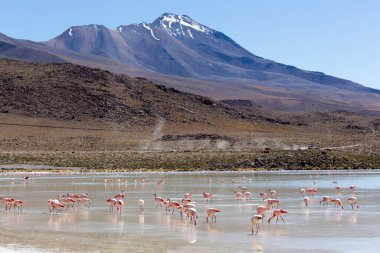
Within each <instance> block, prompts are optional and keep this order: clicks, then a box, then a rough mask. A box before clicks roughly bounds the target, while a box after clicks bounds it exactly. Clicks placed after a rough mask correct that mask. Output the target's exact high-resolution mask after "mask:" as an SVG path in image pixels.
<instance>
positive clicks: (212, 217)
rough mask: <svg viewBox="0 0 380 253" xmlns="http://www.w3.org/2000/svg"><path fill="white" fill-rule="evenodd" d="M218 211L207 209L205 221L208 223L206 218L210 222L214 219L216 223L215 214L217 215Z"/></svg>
mask: <svg viewBox="0 0 380 253" xmlns="http://www.w3.org/2000/svg"><path fill="white" fill-rule="evenodd" d="M219 212H220V210H219V209H216V208H209V209H207V217H206V221H207V223H208V218H210V217H211V222H213V220H214V219H215V222H216V216H215V214H216V213H219Z"/></svg>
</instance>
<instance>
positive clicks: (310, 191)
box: [306, 187, 318, 197]
mask: <svg viewBox="0 0 380 253" xmlns="http://www.w3.org/2000/svg"><path fill="white" fill-rule="evenodd" d="M306 192H307V194H308V195H309V196H311V197H313V196H314V195H315V194H317V192H318V190H317V188H315V187H312V188H307V189H306Z"/></svg>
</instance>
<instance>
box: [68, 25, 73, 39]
mask: <svg viewBox="0 0 380 253" xmlns="http://www.w3.org/2000/svg"><path fill="white" fill-rule="evenodd" d="M69 35H70V36H71V37H73V28H71V27H70V30H69Z"/></svg>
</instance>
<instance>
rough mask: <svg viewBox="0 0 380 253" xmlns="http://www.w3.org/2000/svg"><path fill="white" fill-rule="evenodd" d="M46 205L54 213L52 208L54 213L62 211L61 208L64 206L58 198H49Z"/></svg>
mask: <svg viewBox="0 0 380 253" xmlns="http://www.w3.org/2000/svg"><path fill="white" fill-rule="evenodd" d="M48 206H49V211H50V212H51V213H54V210H55V211H56V213H58V212H60V213H61V212H62V211H61V210H62V209H63V208H64V207H65V205H64V204H62V203H61V202H60V201H59V200H58V199H49V200H48Z"/></svg>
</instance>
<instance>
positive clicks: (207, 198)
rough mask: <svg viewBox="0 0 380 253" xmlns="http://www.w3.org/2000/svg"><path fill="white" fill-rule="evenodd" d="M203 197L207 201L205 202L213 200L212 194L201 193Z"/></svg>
mask: <svg viewBox="0 0 380 253" xmlns="http://www.w3.org/2000/svg"><path fill="white" fill-rule="evenodd" d="M203 197H204V198H205V199H206V200H207V202H208V200H210V201H212V198H213V196H212V194H211V193H209V192H203Z"/></svg>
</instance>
